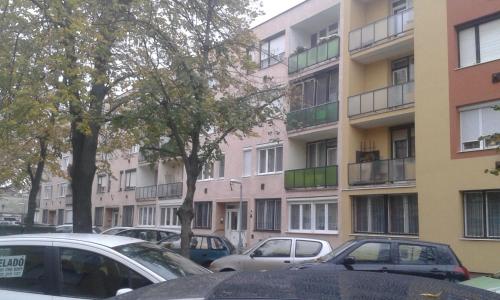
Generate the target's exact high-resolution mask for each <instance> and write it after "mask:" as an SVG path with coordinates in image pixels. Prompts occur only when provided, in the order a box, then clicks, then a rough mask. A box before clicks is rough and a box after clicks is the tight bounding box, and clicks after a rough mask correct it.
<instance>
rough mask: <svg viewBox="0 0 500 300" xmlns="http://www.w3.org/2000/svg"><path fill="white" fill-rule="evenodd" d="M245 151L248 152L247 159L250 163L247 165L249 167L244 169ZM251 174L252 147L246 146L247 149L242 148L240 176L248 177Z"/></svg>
mask: <svg viewBox="0 0 500 300" xmlns="http://www.w3.org/2000/svg"><path fill="white" fill-rule="evenodd" d="M246 153H248V155H249V158H250V159H249V161H250V164H249V165H248V167H249V168H250V169H249V170H247V169H246V165H245V155H246ZM250 176H252V148H247V149H243V170H242V177H250Z"/></svg>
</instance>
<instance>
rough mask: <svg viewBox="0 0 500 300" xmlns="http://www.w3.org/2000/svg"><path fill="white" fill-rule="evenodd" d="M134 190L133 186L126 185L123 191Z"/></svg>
mask: <svg viewBox="0 0 500 300" xmlns="http://www.w3.org/2000/svg"><path fill="white" fill-rule="evenodd" d="M134 190H135V186H131V187H126V188H125V189H124V191H125V192H127V191H134Z"/></svg>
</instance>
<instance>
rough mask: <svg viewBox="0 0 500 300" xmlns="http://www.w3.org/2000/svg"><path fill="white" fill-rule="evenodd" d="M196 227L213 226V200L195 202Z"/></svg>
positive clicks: (207, 227) (206, 227)
mask: <svg viewBox="0 0 500 300" xmlns="http://www.w3.org/2000/svg"><path fill="white" fill-rule="evenodd" d="M194 228H202V229H210V228H212V202H195V203H194Z"/></svg>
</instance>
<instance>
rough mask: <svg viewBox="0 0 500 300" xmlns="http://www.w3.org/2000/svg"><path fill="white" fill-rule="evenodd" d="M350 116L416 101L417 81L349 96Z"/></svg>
mask: <svg viewBox="0 0 500 300" xmlns="http://www.w3.org/2000/svg"><path fill="white" fill-rule="evenodd" d="M347 101H348V105H349V117H352V116H356V115H360V114H365V113H370V112H376V111H379V110H384V109H387V108H394V107H398V106H402V105H406V104H410V103H413V102H415V82H414V81H410V82H406V83H403V84H398V85H392V86H388V87H384V88H381V89H378V90H373V91H369V92H366V93H363V94H359V95H356V96H351V97H349V98H348V100H347Z"/></svg>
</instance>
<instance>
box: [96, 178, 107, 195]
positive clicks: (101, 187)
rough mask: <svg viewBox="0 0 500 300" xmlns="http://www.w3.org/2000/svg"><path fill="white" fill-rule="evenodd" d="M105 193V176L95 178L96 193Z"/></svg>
mask: <svg viewBox="0 0 500 300" xmlns="http://www.w3.org/2000/svg"><path fill="white" fill-rule="evenodd" d="M105 191H106V175H98V176H97V193H104V192H105Z"/></svg>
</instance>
